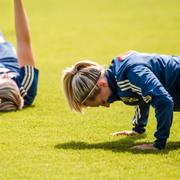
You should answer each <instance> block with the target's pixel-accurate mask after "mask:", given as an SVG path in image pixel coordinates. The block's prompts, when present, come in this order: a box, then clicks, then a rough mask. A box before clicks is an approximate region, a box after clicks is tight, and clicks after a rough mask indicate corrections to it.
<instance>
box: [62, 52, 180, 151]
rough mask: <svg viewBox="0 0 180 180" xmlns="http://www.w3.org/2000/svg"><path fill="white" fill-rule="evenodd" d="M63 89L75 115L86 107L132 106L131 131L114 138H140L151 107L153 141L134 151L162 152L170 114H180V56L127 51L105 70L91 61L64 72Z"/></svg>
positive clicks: (168, 129) (167, 132) (167, 134)
mask: <svg viewBox="0 0 180 180" xmlns="http://www.w3.org/2000/svg"><path fill="white" fill-rule="evenodd" d="M63 87H64V92H65V96H66V98H67V101H68V103H69V106H70V108H71V110H75V111H78V112H82V110H83V108H85V107H98V106H105V107H110V104H111V103H113V102H115V101H123V102H124V103H125V104H127V105H131V106H135V115H134V117H133V125H134V127H133V128H132V130H130V131H120V132H116V133H113V135H138V134H143V133H144V132H145V126H146V125H147V122H148V115H149V108H150V105H152V106H153V107H154V109H155V115H156V119H157V129H156V132H155V134H154V135H155V137H156V140H155V142H154V144H143V145H138V146H134V147H133V148H135V149H142V150H146V149H152V150H160V149H164V148H165V145H166V141H167V138H168V137H169V134H170V128H171V124H172V120H173V111H180V56H174V55H173V56H171V55H159V54H147V53H140V52H137V51H128V52H126V53H124V54H122V55H119V56H117V57H115V58H114V59H113V61H112V63H111V65H110V67H109V68H108V69H105V68H104V66H101V65H99V64H97V63H95V62H92V61H79V62H77V63H76V64H75V65H74V66H72V67H71V68H67V69H65V70H64V75H63Z"/></svg>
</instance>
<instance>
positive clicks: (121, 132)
mask: <svg viewBox="0 0 180 180" xmlns="http://www.w3.org/2000/svg"><path fill="white" fill-rule="evenodd" d="M138 134H139V133H137V132H136V131H133V130H130V131H128V130H125V131H119V132H114V133H112V135H113V136H119V135H125V136H134V135H138Z"/></svg>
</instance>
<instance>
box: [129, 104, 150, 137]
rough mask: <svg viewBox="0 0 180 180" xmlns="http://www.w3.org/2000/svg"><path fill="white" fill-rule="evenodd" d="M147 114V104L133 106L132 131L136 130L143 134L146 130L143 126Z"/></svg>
mask: <svg viewBox="0 0 180 180" xmlns="http://www.w3.org/2000/svg"><path fill="white" fill-rule="evenodd" d="M148 116H149V104H147V105H146V106H140V105H137V106H136V107H135V114H134V117H133V120H132V123H133V126H134V127H133V129H132V130H133V131H136V132H137V133H139V134H143V133H144V132H145V131H146V130H145V127H146V125H147V122H148Z"/></svg>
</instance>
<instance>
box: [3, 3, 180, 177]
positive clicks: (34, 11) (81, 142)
mask: <svg viewBox="0 0 180 180" xmlns="http://www.w3.org/2000/svg"><path fill="white" fill-rule="evenodd" d="M12 2H13V1H7V0H0V27H1V29H2V30H3V32H4V35H5V36H6V38H7V39H8V40H10V41H12V42H13V43H15V37H14V27H13V4H12ZM24 3H25V5H26V9H27V14H28V15H29V21H30V26H31V36H32V43H33V49H34V53H35V56H36V61H37V67H38V68H39V69H40V79H39V88H38V96H37V98H36V100H35V102H34V105H33V106H32V107H30V108H26V109H24V110H22V111H18V112H11V113H1V114H0V179H1V180H20V179H33V180H39V179H40V180H41V179H42V180H46V179H47V180H61V179H66V180H67V179H83V180H85V179H93V180H94V179H122V180H124V179H143V180H144V179H151V180H153V179H158V180H159V179H163V180H165V179H167V180H169V179H173V180H174V179H179V178H180V156H179V154H180V132H179V129H180V113H174V121H173V125H172V128H171V135H170V138H169V139H168V143H167V148H166V150H163V151H161V152H152V151H148V152H142V151H135V150H131V149H130V147H132V146H133V145H138V144H142V143H153V141H154V140H155V138H154V136H153V134H154V132H155V129H156V119H155V117H154V109H151V114H150V117H149V123H148V126H147V131H146V133H145V134H144V135H141V136H138V137H120V136H119V137H112V136H111V133H112V132H114V131H120V130H125V129H131V128H132V123H131V119H132V117H133V114H134V108H133V107H128V106H125V105H124V104H123V103H121V102H117V103H114V104H112V105H111V108H109V109H107V108H95V109H93V108H89V109H87V110H86V111H85V113H84V114H83V115H80V114H77V113H71V112H70V111H69V109H68V105H67V102H66V100H65V98H64V95H63V92H62V86H61V81H60V79H61V72H62V70H63V69H64V68H65V67H67V66H70V65H71V64H73V63H75V62H76V61H77V60H81V59H92V60H95V61H97V62H99V63H101V64H107V65H108V64H110V62H111V59H112V58H113V57H114V56H116V55H118V54H120V53H122V52H124V51H127V50H129V49H134V50H137V51H142V52H157V53H164V54H177V55H178V54H179V55H180V10H179V8H180V1H179V0H171V1H169V0H148V1H145V0H76V1H75V0H36V1H34V0H24Z"/></svg>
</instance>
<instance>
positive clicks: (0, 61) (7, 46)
mask: <svg viewBox="0 0 180 180" xmlns="http://www.w3.org/2000/svg"><path fill="white" fill-rule="evenodd" d="M0 67H5V68H8V69H10V70H12V71H15V72H17V71H18V70H19V64H18V61H17V55H16V50H15V48H14V46H13V44H12V43H10V42H7V41H6V40H5V39H4V37H3V35H2V33H1V32H0Z"/></svg>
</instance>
